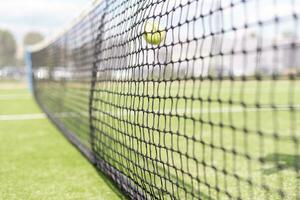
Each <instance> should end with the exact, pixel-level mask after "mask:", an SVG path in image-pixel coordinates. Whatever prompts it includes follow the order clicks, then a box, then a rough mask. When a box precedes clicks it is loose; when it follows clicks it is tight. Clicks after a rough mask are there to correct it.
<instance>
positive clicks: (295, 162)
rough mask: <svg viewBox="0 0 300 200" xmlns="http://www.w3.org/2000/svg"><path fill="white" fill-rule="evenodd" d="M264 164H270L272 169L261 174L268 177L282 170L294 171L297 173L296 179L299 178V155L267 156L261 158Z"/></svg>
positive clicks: (267, 169) (275, 154) (266, 169)
mask: <svg viewBox="0 0 300 200" xmlns="http://www.w3.org/2000/svg"><path fill="white" fill-rule="evenodd" d="M263 162H264V163H265V164H271V165H272V167H268V168H265V169H264V170H263V173H264V174H265V175H270V174H274V173H277V172H279V171H282V170H287V169H288V170H295V171H296V172H297V174H298V175H297V178H300V175H299V172H300V171H299V170H300V155H292V154H279V153H274V154H269V155H267V156H266V157H264V158H263Z"/></svg>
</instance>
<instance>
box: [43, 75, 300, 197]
mask: <svg viewBox="0 0 300 200" xmlns="http://www.w3.org/2000/svg"><path fill="white" fill-rule="evenodd" d="M299 84H300V82H299V80H294V81H289V80H277V81H275V80H263V81H226V80H225V81H195V82H192V81H181V82H179V81H174V82H171V81H170V82H151V81H149V82H143V81H141V82H138V83H132V82H130V81H129V82H120V83H119V82H100V83H98V84H97V85H96V89H95V94H94V101H93V109H94V110H93V124H94V126H95V130H96V133H95V135H96V139H95V141H96V142H95V144H96V149H97V153H98V154H99V155H101V159H105V161H106V162H108V163H109V164H110V165H112V166H114V167H115V168H117V169H119V170H120V171H122V172H123V173H124V174H126V175H127V176H128V177H130V178H132V179H133V180H135V181H136V182H137V183H138V184H140V185H142V186H143V190H146V191H148V192H149V191H150V192H149V194H150V195H153V194H154V195H156V196H158V197H159V198H162V199H192V198H197V199H198V198H201V199H222V200H223V199H282V198H283V197H284V198H285V199H297V198H298V197H299V192H298V191H297V188H298V186H299V184H300V179H299V176H298V174H299V169H300V167H299V166H300V164H299V153H298V151H299V150H298V143H299V130H300V120H298V119H299V116H300V110H299V105H300V93H299V91H300V90H299V89H300V87H299V86H300V85H299ZM38 86H39V87H40V89H41V90H40V93H38V95H40V100H41V103H42V104H44V105H45V106H46V107H47V108H48V109H49V110H51V112H52V113H56V112H59V111H57V105H64V106H63V107H64V108H65V110H67V111H68V112H70V113H73V112H78V113H79V112H80V111H81V110H82V109H79V107H78V106H76V105H77V103H78V102H79V97H80V98H82V96H84V95H82V94H80V95H78V87H79V86H78V85H71V84H70V85H68V87H66V88H64V89H62V86H61V85H59V84H57V83H56V82H49V83H46V84H45V85H43V83H40V85H39V84H38ZM48 94H51V95H48ZM62 96H64V97H66V98H61V97H62ZM82 105H83V106H84V105H86V106H87V103H86V102H85V103H84V101H82ZM258 105H259V106H258ZM275 107H276V109H275ZM83 119H84V118H82V116H81V115H78V116H73V115H70V116H69V117H66V118H62V119H61V121H62V123H64V124H65V125H66V126H68V125H69V128H70V129H71V128H75V129H76V130H80V129H79V124H81V123H78V122H84V120H83ZM86 120H88V119H86ZM71 122H73V123H71ZM82 130H83V129H82ZM79 133H80V134H82V133H83V134H85V132H84V131H79ZM87 136H89V135H87ZM81 138H84V137H83V136H82V137H81ZM125 158H126V159H128V160H127V162H126V166H125V167H124V164H123V163H124V160H126V159H125ZM146 158H147V159H146Z"/></svg>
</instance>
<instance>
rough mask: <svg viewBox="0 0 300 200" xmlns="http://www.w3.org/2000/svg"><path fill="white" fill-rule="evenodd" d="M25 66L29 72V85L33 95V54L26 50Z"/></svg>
mask: <svg viewBox="0 0 300 200" xmlns="http://www.w3.org/2000/svg"><path fill="white" fill-rule="evenodd" d="M25 64H26V71H27V83H28V88H29V91H30V93H31V94H32V93H33V77H32V76H33V74H32V61H31V53H30V52H29V51H28V50H26V51H25Z"/></svg>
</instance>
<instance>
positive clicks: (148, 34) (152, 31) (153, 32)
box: [144, 22, 166, 45]
mask: <svg viewBox="0 0 300 200" xmlns="http://www.w3.org/2000/svg"><path fill="white" fill-rule="evenodd" d="M144 29H145V33H144V38H145V40H146V41H147V43H149V44H153V45H159V44H160V43H161V42H162V41H163V40H164V39H165V37H166V31H164V30H160V27H159V25H158V23H155V22H146V24H145V27H144Z"/></svg>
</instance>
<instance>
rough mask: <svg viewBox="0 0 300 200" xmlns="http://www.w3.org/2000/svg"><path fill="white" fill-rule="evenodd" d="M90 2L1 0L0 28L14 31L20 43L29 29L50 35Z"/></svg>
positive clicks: (73, 0) (84, 0)
mask: <svg viewBox="0 0 300 200" xmlns="http://www.w3.org/2000/svg"><path fill="white" fill-rule="evenodd" d="M90 3H91V0H0V5H1V6H0V28H2V29H8V30H10V31H11V32H13V34H14V35H15V37H16V38H17V41H18V43H19V44H20V43H21V41H22V37H23V36H24V34H25V33H26V32H28V31H32V30H34V31H39V32H42V33H43V34H44V35H45V36H49V35H51V34H52V33H54V32H56V31H57V29H59V28H60V27H63V26H64V25H65V24H67V23H68V22H69V21H71V20H72V19H73V18H74V17H76V16H78V15H79V14H80V12H81V11H82V10H83V8H84V7H86V6H88V4H90Z"/></svg>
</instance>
